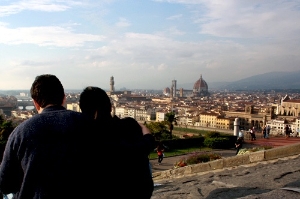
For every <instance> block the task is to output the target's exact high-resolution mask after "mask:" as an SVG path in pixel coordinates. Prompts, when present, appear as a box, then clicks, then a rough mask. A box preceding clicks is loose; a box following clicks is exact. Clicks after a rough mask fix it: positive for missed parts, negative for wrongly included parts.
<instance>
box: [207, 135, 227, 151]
mask: <svg viewBox="0 0 300 199" xmlns="http://www.w3.org/2000/svg"><path fill="white" fill-rule="evenodd" d="M228 142H229V138H228V137H215V138H205V140H204V142H203V144H204V146H206V147H209V148H212V149H217V148H219V149H220V148H228V147H227V145H228Z"/></svg>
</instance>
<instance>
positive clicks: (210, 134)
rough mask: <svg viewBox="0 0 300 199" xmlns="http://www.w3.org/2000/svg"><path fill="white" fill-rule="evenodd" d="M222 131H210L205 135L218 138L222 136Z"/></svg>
mask: <svg viewBox="0 0 300 199" xmlns="http://www.w3.org/2000/svg"><path fill="white" fill-rule="evenodd" d="M220 135H221V134H220V133H219V132H216V131H210V132H208V133H207V134H206V136H205V137H207V138H217V137H220Z"/></svg>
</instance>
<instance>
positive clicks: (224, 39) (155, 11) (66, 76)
mask: <svg viewBox="0 0 300 199" xmlns="http://www.w3.org/2000/svg"><path fill="white" fill-rule="evenodd" d="M299 19H300V1H299V0H286V1H285V0H264V1H262V0H226V1H224V0H101V1H100V0H0V89H2V90H3V89H4V90H8V89H9V90H10V89H29V88H30V86H31V83H32V82H33V80H34V78H35V76H37V75H40V74H44V73H51V74H54V75H56V76H57V77H58V78H59V79H60V80H61V82H62V83H63V85H64V87H65V89H83V88H84V87H86V86H90V85H92V86H99V87H102V88H104V89H108V88H109V80H110V77H111V76H113V77H114V79H115V87H116V89H118V88H122V87H126V88H127V89H135V88H142V89H163V88H165V87H170V86H171V82H172V80H174V79H175V80H177V84H178V85H180V84H186V83H194V82H195V81H196V80H198V79H199V77H200V75H201V74H202V77H203V79H204V80H205V81H206V82H207V83H208V86H209V83H210V82H218V81H229V82H231V81H236V80H240V79H243V78H247V77H250V76H252V75H257V74H263V73H267V72H273V71H296V70H299V69H300V67H299V65H300V20H299ZM186 89H192V88H186Z"/></svg>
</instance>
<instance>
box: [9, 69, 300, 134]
mask: <svg viewBox="0 0 300 199" xmlns="http://www.w3.org/2000/svg"><path fill="white" fill-rule="evenodd" d="M170 90H171V93H170V95H166V93H168V89H164V91H163V92H161V93H157V94H151V95H149V94H145V93H143V92H139V93H135V92H132V91H115V89H114V78H113V77H111V78H110V90H109V91H107V94H108V96H109V97H110V98H111V101H112V104H113V112H112V114H115V115H117V116H118V117H120V118H124V117H132V118H135V119H136V120H138V121H140V122H152V121H153V122H154V121H156V122H159V121H163V120H165V115H166V113H169V112H174V113H175V115H176V123H177V125H178V126H185V127H187V126H191V127H210V128H216V129H230V130H233V129H234V121H235V118H239V121H240V128H241V129H244V130H248V129H250V128H252V127H255V128H256V129H257V130H258V131H260V130H261V129H262V128H263V126H264V125H266V124H267V125H270V126H271V133H272V134H283V133H284V126H285V125H286V124H288V125H290V126H291V128H292V131H293V132H299V129H300V123H299V120H300V112H299V108H300V95H299V94H298V93H291V94H289V95H287V94H286V93H280V92H275V91H268V92H267V91H239V92H225V91H211V92H208V85H207V83H206V82H205V80H204V79H203V78H202V75H200V78H199V79H198V80H197V81H196V82H195V84H194V86H193V89H192V90H187V92H186V93H189V92H190V93H192V95H185V94H184V91H183V89H179V93H178V92H177V91H178V89H177V88H176V81H175V80H172V86H171V89H170ZM79 96H80V93H69V94H67V95H66V97H67V103H66V104H65V106H66V108H67V109H69V110H73V111H79V112H80V108H79V104H78V101H79ZM32 114H34V111H33V112H30V111H27V112H24V111H20V110H14V111H12V116H14V117H20V118H22V119H26V118H29V117H31V115H32Z"/></svg>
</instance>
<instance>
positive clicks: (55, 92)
mask: <svg viewBox="0 0 300 199" xmlns="http://www.w3.org/2000/svg"><path fill="white" fill-rule="evenodd" d="M30 93H31V97H32V99H33V103H34V106H35V108H36V110H37V111H38V113H39V114H37V115H34V116H33V117H31V118H30V119H28V120H26V121H24V122H23V123H21V124H19V125H18V126H17V127H16V128H15V129H14V131H13V132H12V133H11V135H10V136H9V138H8V141H7V144H6V147H5V151H4V155H3V159H2V162H1V166H0V191H1V192H2V193H3V194H9V193H12V194H13V195H14V198H19V199H21V198H22V199H53V198H55V199H63V198H64V199H65V198H72V199H79V198H84V196H85V194H86V192H85V191H86V190H85V189H84V188H83V187H82V179H83V177H84V174H83V173H84V171H83V170H82V168H83V167H82V166H84V164H83V163H81V162H80V161H78V157H81V156H83V155H84V154H82V153H83V152H84V151H82V150H80V147H79V144H80V142H82V136H81V134H82V132H83V130H84V129H86V126H87V123H86V120H85V119H84V118H83V117H82V114H81V113H79V112H74V111H69V110H66V109H65V107H64V106H63V104H64V101H65V93H64V88H63V86H62V84H61V82H60V80H59V79H58V78H57V77H56V76H54V75H50V74H45V75H40V76H37V77H36V79H35V80H34V82H33V84H32V86H31V89H30Z"/></svg>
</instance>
